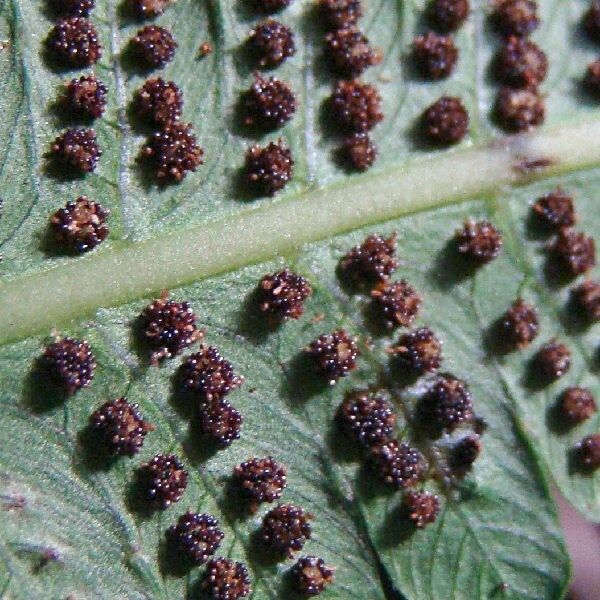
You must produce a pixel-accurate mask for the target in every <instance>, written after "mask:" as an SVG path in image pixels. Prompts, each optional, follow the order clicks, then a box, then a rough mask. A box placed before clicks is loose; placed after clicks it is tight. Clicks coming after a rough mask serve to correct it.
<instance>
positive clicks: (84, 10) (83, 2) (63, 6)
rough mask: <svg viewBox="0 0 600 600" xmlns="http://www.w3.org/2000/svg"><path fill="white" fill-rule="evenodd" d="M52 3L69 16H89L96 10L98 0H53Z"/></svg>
mask: <svg viewBox="0 0 600 600" xmlns="http://www.w3.org/2000/svg"><path fill="white" fill-rule="evenodd" d="M52 5H53V6H54V8H55V9H56V10H58V11H59V12H60V13H61V14H63V15H66V16H69V17H87V16H89V14H90V13H91V12H92V10H94V6H95V5H96V0H53V2H52Z"/></svg>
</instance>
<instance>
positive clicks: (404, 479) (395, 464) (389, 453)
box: [370, 440, 427, 489]
mask: <svg viewBox="0 0 600 600" xmlns="http://www.w3.org/2000/svg"><path fill="white" fill-rule="evenodd" d="M370 462H371V466H372V468H373V469H374V470H375V472H376V473H377V475H378V476H379V477H380V478H381V480H382V481H383V482H384V483H386V484H388V485H391V486H393V487H395V488H397V489H400V488H407V487H412V486H414V485H416V484H417V483H418V482H419V481H420V480H421V479H422V478H423V477H424V475H425V472H426V470H427V462H426V461H425V458H424V457H423V455H422V454H421V453H420V452H419V451H418V450H417V449H416V448H412V447H411V446H409V445H408V444H405V443H400V442H398V440H391V441H389V442H387V443H385V444H382V445H380V446H374V447H373V448H372V449H371V454H370Z"/></svg>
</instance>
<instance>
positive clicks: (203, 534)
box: [167, 511, 225, 565]
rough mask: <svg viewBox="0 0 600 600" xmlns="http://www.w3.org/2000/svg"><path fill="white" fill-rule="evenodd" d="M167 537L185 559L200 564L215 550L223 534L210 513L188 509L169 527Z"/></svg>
mask: <svg viewBox="0 0 600 600" xmlns="http://www.w3.org/2000/svg"><path fill="white" fill-rule="evenodd" d="M167 537H168V539H169V541H170V542H171V543H172V544H173V545H174V546H175V547H176V548H177V550H178V551H179V553H180V554H181V555H182V556H183V557H184V558H185V560H187V561H189V562H191V563H192V564H195V565H202V564H204V563H205V562H206V561H207V560H208V558H209V557H210V556H212V555H213V554H214V553H215V552H216V551H217V548H218V547H219V546H220V545H221V540H222V539H223V537H225V534H224V533H223V532H222V531H221V530H220V529H219V521H218V520H217V519H215V517H213V516H212V515H208V514H206V513H204V514H199V513H194V512H191V511H188V512H186V513H185V514H183V515H181V516H180V517H179V519H178V520H177V523H176V524H175V525H171V527H169V529H168V530H167Z"/></svg>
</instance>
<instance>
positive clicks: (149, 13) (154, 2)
mask: <svg viewBox="0 0 600 600" xmlns="http://www.w3.org/2000/svg"><path fill="white" fill-rule="evenodd" d="M175 2H176V0H129V5H130V7H131V10H132V12H133V13H134V14H135V15H137V16H138V17H140V18H148V17H157V16H158V15H162V13H163V12H165V10H166V9H167V8H168V7H169V6H170V5H171V4H175Z"/></svg>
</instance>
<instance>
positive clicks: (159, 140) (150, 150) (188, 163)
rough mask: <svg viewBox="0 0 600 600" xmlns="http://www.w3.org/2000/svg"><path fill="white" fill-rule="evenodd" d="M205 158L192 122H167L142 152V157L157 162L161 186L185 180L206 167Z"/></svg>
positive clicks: (157, 174) (157, 172) (157, 173)
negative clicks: (191, 173) (200, 168)
mask: <svg viewBox="0 0 600 600" xmlns="http://www.w3.org/2000/svg"><path fill="white" fill-rule="evenodd" d="M203 155H204V150H202V148H200V146H198V140H197V139H196V135H195V134H194V130H193V129H192V125H191V123H179V122H174V123H173V122H171V123H167V124H166V125H165V126H164V127H163V128H162V129H161V130H160V131H156V132H155V133H154V134H153V135H152V136H151V137H150V139H149V140H148V143H147V145H146V146H144V148H143V149H142V156H144V157H147V158H150V159H151V160H152V162H153V163H154V165H155V168H156V177H157V179H158V181H159V182H160V183H168V182H179V181H181V180H182V179H183V178H184V177H185V176H186V175H187V174H188V173H190V172H194V171H195V170H196V169H197V168H198V167H199V166H200V165H202V164H204V162H203V160H202V157H203Z"/></svg>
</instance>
